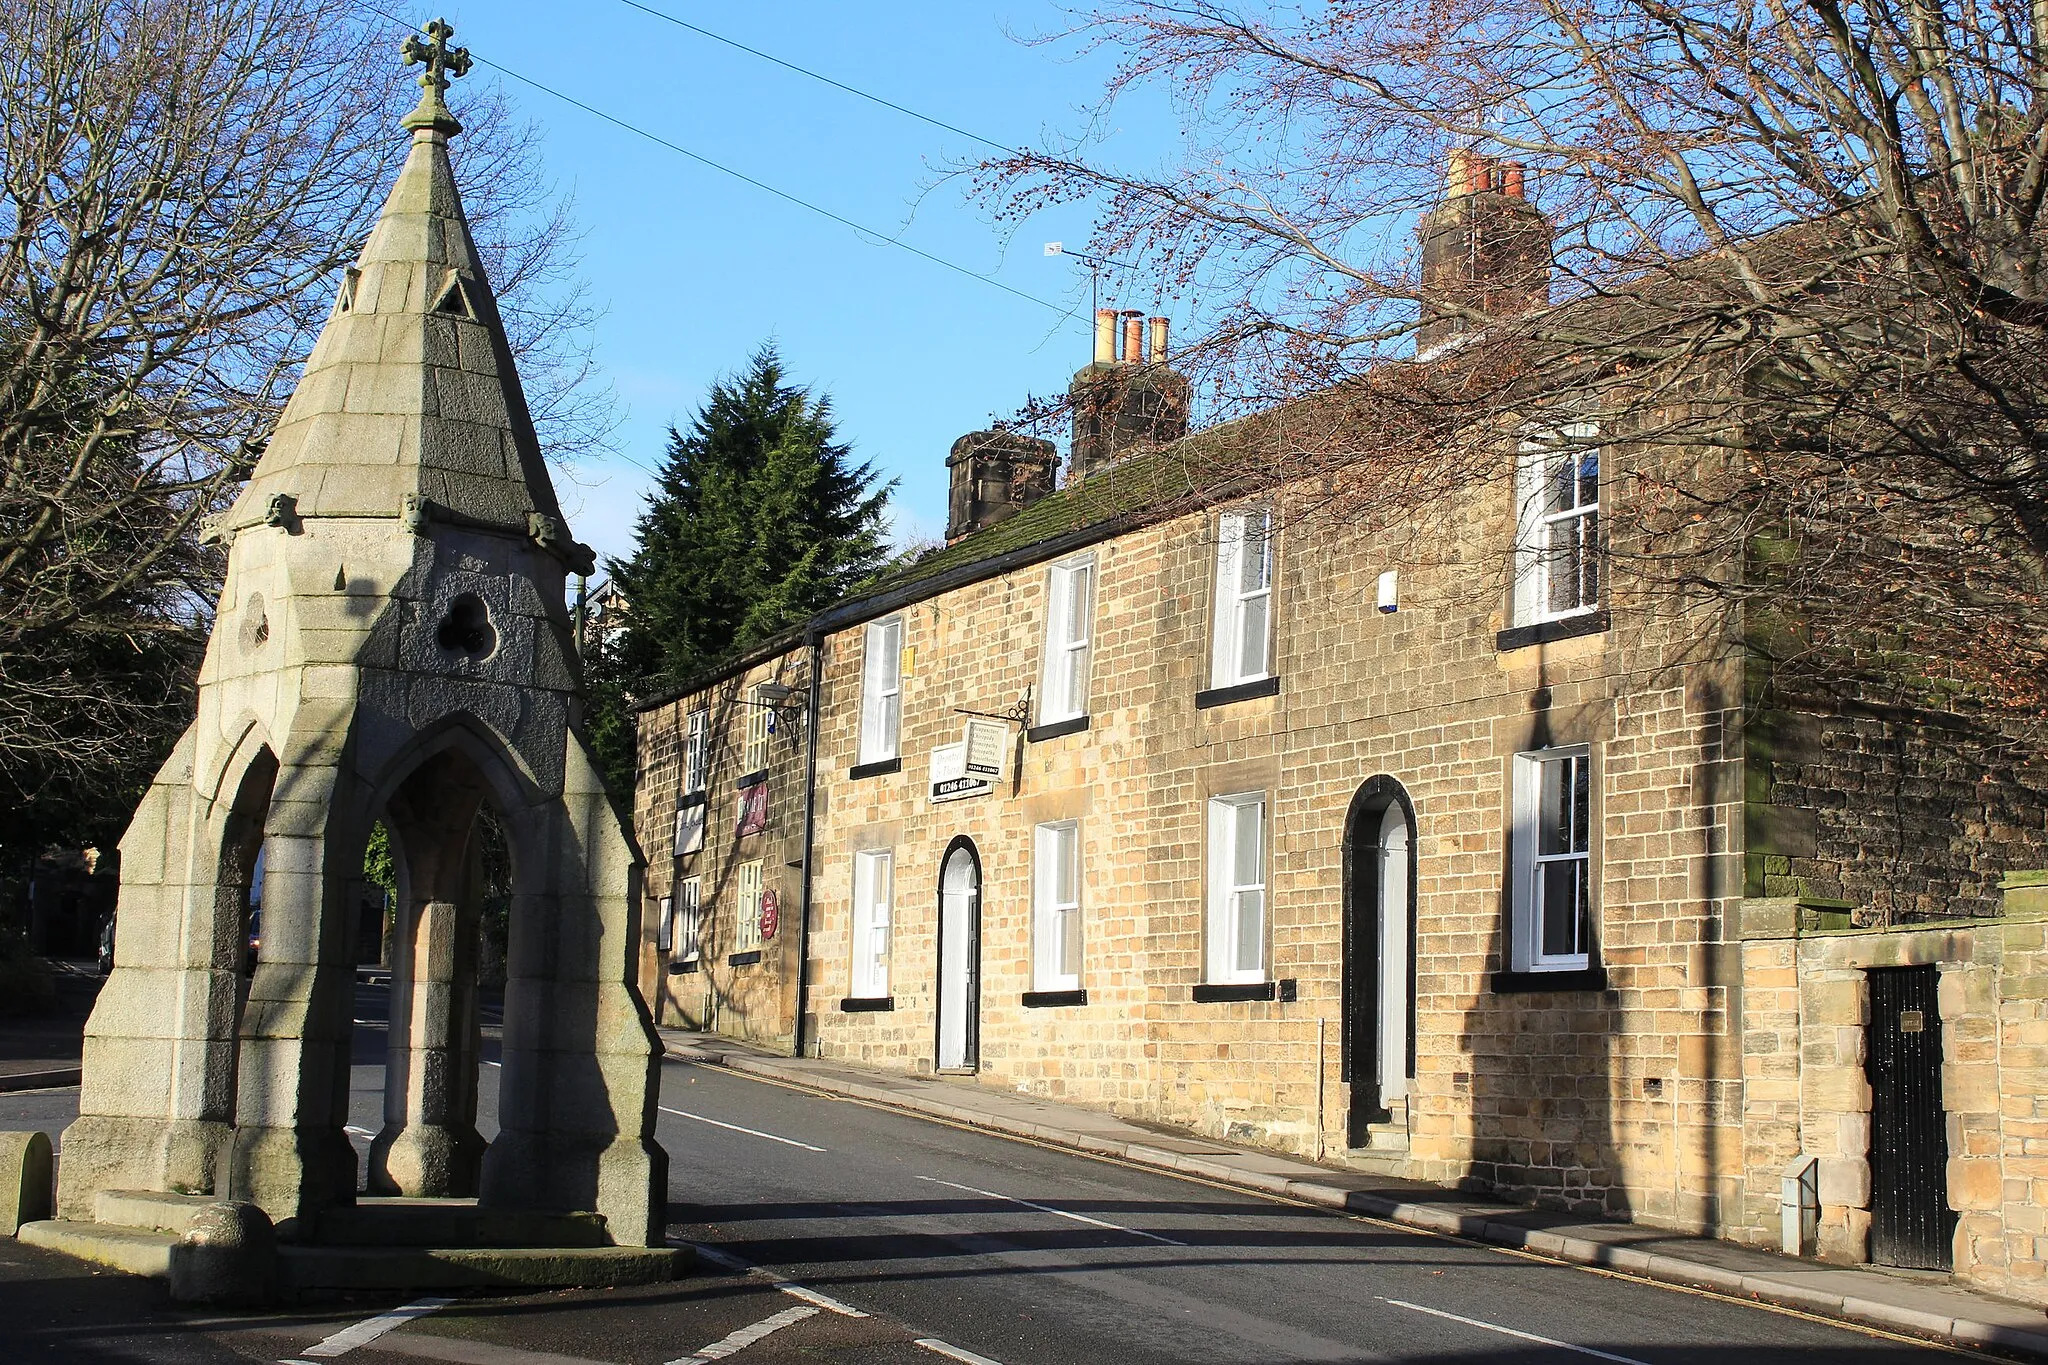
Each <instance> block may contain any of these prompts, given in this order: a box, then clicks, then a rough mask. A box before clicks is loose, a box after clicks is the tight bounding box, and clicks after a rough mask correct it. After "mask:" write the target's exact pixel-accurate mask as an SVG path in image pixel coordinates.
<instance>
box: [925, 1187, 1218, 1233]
mask: <svg viewBox="0 0 2048 1365" xmlns="http://www.w3.org/2000/svg"><path fill="white" fill-rule="evenodd" d="M918 1179H919V1180H929V1181H930V1182H931V1183H932V1184H934V1185H944V1186H946V1187H947V1188H948V1189H954V1190H965V1191H967V1193H969V1194H978V1195H981V1196H982V1197H983V1198H986V1199H1001V1200H1004V1201H1005V1202H1007V1203H1011V1204H1022V1205H1023V1206H1024V1207H1025V1208H1027V1209H1037V1210H1038V1211H1039V1212H1040V1213H1049V1214H1051V1215H1052V1216H1053V1217H1055V1218H1069V1219H1072V1220H1073V1221H1074V1222H1076V1223H1086V1224H1088V1226H1090V1227H1095V1228H1108V1229H1109V1230H1110V1231H1111V1232H1122V1233H1127V1234H1129V1235H1130V1236H1132V1237H1143V1238H1145V1239H1147V1240H1148V1241H1153V1242H1164V1243H1166V1245H1168V1246H1170V1247H1184V1246H1186V1245H1187V1243H1186V1242H1176V1241H1175V1240H1174V1239H1173V1238H1171V1237H1161V1236H1160V1235H1159V1234H1158V1233H1156V1232H1144V1231H1142V1230H1140V1229H1138V1228H1127V1227H1125V1226H1124V1225H1123V1224H1121V1223H1105V1222H1103V1221H1102V1220H1101V1219H1100V1218H1090V1217H1089V1216H1088V1215H1086V1214H1085V1213H1069V1212H1067V1210H1065V1209H1056V1208H1053V1207H1052V1206H1051V1205H1049V1204H1034V1203H1032V1202H1031V1201H1030V1200H1029V1199H1018V1198H1016V1197H1015V1196H1013V1195H1007V1194H997V1193H996V1192H995V1191H994V1190H978V1189H976V1188H975V1187H974V1186H972V1185H958V1184H955V1183H954V1182H953V1181H950V1180H941V1179H939V1178H938V1177H937V1176H935V1175H921V1176H919V1177H918Z"/></svg>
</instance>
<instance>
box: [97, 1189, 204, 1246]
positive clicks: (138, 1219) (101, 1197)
mask: <svg viewBox="0 0 2048 1365" xmlns="http://www.w3.org/2000/svg"><path fill="white" fill-rule="evenodd" d="M215 1200H216V1196H214V1195H210V1194H165V1193H163V1192H161V1191H158V1190H101V1191H100V1192H99V1193H98V1194H96V1195H94V1196H93V1201H92V1214H93V1221H94V1222H97V1223H103V1224H105V1225H106V1226H108V1227H116V1228H140V1229H142V1230H143V1231H145V1232H168V1233H170V1234H171V1235H172V1236H173V1237H178V1236H182V1235H184V1232H185V1229H186V1228H189V1227H191V1226H192V1215H193V1214H195V1213H198V1212H199V1210H201V1209H203V1208H205V1207H206V1206H207V1205H208V1204H211V1203H214V1202H215Z"/></svg>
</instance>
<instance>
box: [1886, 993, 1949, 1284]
mask: <svg viewBox="0 0 2048 1365" xmlns="http://www.w3.org/2000/svg"><path fill="white" fill-rule="evenodd" d="M1936 980H1937V975H1936V971H1935V969H1934V968H1933V967H1887V968H1881V969H1878V970H1874V971H1872V972H1871V973H1870V1037H1869V1047H1868V1050H1867V1052H1866V1058H1867V1060H1866V1061H1865V1063H1864V1065H1865V1068H1866V1073H1867V1074H1868V1076H1869V1078H1870V1111H1871V1112H1870V1259H1871V1260H1873V1261H1876V1262H1877V1263H1879V1264H1880V1265H1895V1266H1906V1267H1910V1268H1912V1269H1916V1270H1947V1269H1949V1268H1950V1243H1951V1241H1952V1239H1953V1236H1954V1233H1955V1225H1956V1216H1955V1214H1953V1213H1951V1212H1950V1211H1949V1207H1948V1123H1947V1120H1946V1118H1945V1117H1944V1115H1943V1113H1942V1108H1941V1011H1940V1010H1939V1009H1938V1008H1937V1005H1936V1001H1935V983H1936Z"/></svg>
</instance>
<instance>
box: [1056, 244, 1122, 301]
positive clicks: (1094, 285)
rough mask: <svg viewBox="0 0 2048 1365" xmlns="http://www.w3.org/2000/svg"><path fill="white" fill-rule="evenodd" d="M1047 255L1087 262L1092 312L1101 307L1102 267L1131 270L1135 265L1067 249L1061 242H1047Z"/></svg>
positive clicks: (1089, 299)
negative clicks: (1069, 257)
mask: <svg viewBox="0 0 2048 1365" xmlns="http://www.w3.org/2000/svg"><path fill="white" fill-rule="evenodd" d="M1045 254H1046V255H1048V256H1072V257H1073V258H1074V259H1075V260H1077V261H1086V262H1088V308H1089V311H1090V312H1094V311H1096V310H1098V309H1100V308H1101V307H1102V268H1103V267H1104V266H1114V267H1115V268H1116V269H1118V270H1132V269H1135V268H1136V267H1134V266H1132V265H1131V264H1130V263H1129V262H1127V261H1112V260H1110V259H1109V258H1108V257H1106V256H1090V255H1089V254H1088V253H1087V252H1085V251H1069V250H1067V248H1066V245H1065V244H1064V243H1062V242H1047V243H1046V244H1045Z"/></svg>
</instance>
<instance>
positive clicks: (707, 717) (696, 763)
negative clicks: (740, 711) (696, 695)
mask: <svg viewBox="0 0 2048 1365" xmlns="http://www.w3.org/2000/svg"><path fill="white" fill-rule="evenodd" d="M710 759H711V713H710V712H709V711H692V712H691V713H690V719H689V729H688V730H687V731H686V732H685V736H684V740H683V795H685V796H690V795H693V794H695V793H697V792H701V791H703V790H704V781H705V778H706V776H707V775H708V773H709V769H710V766H711V763H710Z"/></svg>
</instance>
